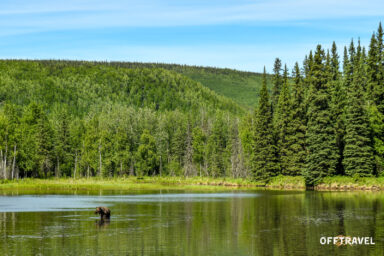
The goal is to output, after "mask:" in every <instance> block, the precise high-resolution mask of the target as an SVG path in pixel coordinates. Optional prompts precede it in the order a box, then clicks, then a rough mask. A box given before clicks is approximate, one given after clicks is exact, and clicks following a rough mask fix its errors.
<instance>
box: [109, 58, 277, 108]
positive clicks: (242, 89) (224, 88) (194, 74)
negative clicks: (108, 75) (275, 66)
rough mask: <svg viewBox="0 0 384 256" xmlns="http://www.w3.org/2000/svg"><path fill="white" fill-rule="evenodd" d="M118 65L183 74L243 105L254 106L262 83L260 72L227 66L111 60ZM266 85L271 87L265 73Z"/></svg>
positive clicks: (268, 77) (112, 63)
mask: <svg viewBox="0 0 384 256" xmlns="http://www.w3.org/2000/svg"><path fill="white" fill-rule="evenodd" d="M110 64H111V65H115V66H120V67H130V68H135V67H141V68H142V67H146V68H163V69H167V70H172V71H175V72H177V73H180V74H183V75H185V76H187V77H189V78H191V79H193V80H195V81H198V82H200V83H201V84H203V85H204V86H206V87H208V88H210V89H211V90H213V91H215V92H216V93H218V94H220V95H223V96H226V97H228V98H230V99H232V100H234V101H235V102H236V103H238V104H240V105H242V106H245V107H255V106H256V105H257V102H258V98H259V92H260V89H261V85H262V74H260V73H254V72H245V71H238V70H234V69H228V68H214V67H201V66H189V65H178V64H164V63H140V62H111V63H110ZM267 86H268V87H269V88H270V87H271V82H270V76H269V75H267Z"/></svg>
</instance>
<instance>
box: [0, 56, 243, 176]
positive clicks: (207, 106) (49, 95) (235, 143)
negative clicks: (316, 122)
mask: <svg viewBox="0 0 384 256" xmlns="http://www.w3.org/2000/svg"><path fill="white" fill-rule="evenodd" d="M0 99H1V110H0V159H1V161H0V175H1V176H2V177H3V178H17V177H52V176H58V177H59V176H66V177H69V176H72V177H84V176H85V177H88V176H117V175H137V176H142V175H187V176H193V175H204V176H232V177H246V176H248V175H249V173H248V172H247V168H245V166H244V159H243V153H242V146H241V142H240V137H239V133H238V125H239V116H241V113H243V112H244V110H243V109H242V108H241V107H239V106H238V105H237V104H235V103H233V102H232V101H231V100H229V99H227V98H225V97H222V96H218V95H217V94H215V93H214V92H212V91H211V90H209V89H207V88H205V87H203V86H202V85H200V84H199V83H197V82H194V81H193V80H191V79H189V78H187V77H184V76H182V75H179V74H176V73H174V72H170V71H166V70H163V69H158V68H154V69H142V68H135V69H128V68H118V67H111V66H109V65H104V64H102V63H90V62H79V63H77V64H76V65H73V63H72V62H64V61H45V62H41V61H1V62H0Z"/></svg>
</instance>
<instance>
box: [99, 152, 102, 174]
mask: <svg viewBox="0 0 384 256" xmlns="http://www.w3.org/2000/svg"><path fill="white" fill-rule="evenodd" d="M101 168H102V165H101V145H99V176H101Z"/></svg>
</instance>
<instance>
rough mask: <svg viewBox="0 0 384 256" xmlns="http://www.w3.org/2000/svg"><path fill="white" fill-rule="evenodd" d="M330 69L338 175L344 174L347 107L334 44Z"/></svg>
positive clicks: (334, 44)
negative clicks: (345, 110)
mask: <svg viewBox="0 0 384 256" xmlns="http://www.w3.org/2000/svg"><path fill="white" fill-rule="evenodd" d="M344 53H345V54H346V56H345V58H346V60H347V61H346V64H347V63H348V61H349V60H348V54H347V51H346V50H345V52H344ZM329 65H330V68H329V72H330V73H329V75H328V77H329V81H328V83H329V87H330V91H331V111H332V122H333V124H334V129H335V134H336V146H337V148H338V154H339V157H338V161H337V167H336V169H337V174H343V172H344V171H343V170H344V168H343V164H342V162H343V151H344V135H345V114H344V108H345V105H346V102H345V101H346V95H345V90H344V84H343V83H342V81H341V79H340V77H341V76H340V70H339V69H340V67H339V55H338V53H337V47H336V43H335V42H333V44H332V49H331V56H330V63H329Z"/></svg>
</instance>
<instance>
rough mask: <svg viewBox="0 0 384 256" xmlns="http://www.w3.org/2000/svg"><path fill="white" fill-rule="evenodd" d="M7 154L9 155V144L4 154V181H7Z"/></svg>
mask: <svg viewBox="0 0 384 256" xmlns="http://www.w3.org/2000/svg"><path fill="white" fill-rule="evenodd" d="M7 154H8V143H7V144H6V145H5V154H4V179H7Z"/></svg>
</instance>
